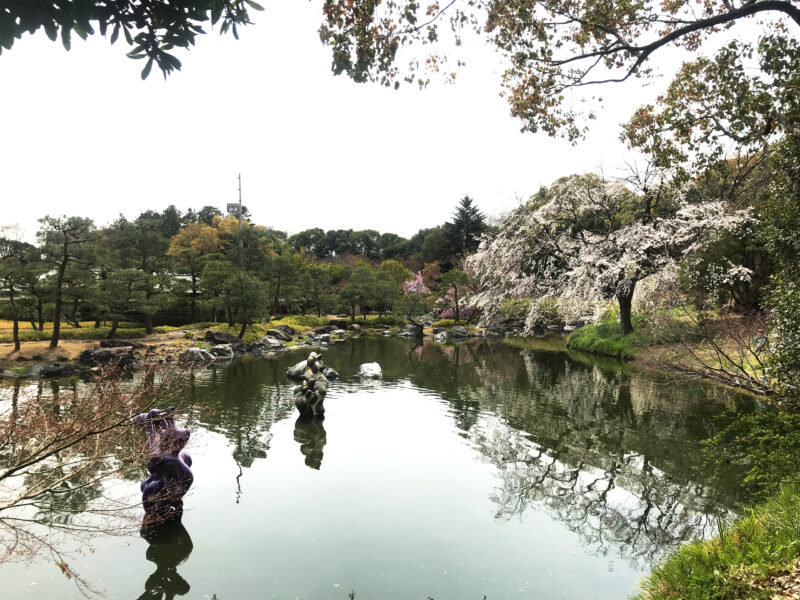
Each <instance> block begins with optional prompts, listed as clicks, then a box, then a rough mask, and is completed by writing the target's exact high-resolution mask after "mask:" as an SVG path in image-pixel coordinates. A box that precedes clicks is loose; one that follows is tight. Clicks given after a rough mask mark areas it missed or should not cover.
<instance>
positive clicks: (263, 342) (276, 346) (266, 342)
mask: <svg viewBox="0 0 800 600" xmlns="http://www.w3.org/2000/svg"><path fill="white" fill-rule="evenodd" d="M258 345H259V346H266V347H267V348H269V349H270V350H280V349H281V348H284V345H283V342H282V341H281V340H280V338H275V337H272V336H271V335H265V336H264V337H262V338H261V339H260V340H258Z"/></svg>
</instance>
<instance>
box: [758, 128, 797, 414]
mask: <svg viewBox="0 0 800 600" xmlns="http://www.w3.org/2000/svg"><path fill="white" fill-rule="evenodd" d="M770 165H771V166H772V169H773V171H774V175H773V178H772V180H771V181H770V186H769V189H768V191H767V192H766V193H765V194H764V195H763V197H762V198H761V201H760V203H759V206H758V209H759V216H760V217H761V219H762V222H763V227H762V238H763V240H764V244H765V246H766V248H767V249H768V250H769V252H770V253H771V254H772V256H774V257H775V259H776V260H777V261H778V264H779V269H778V272H777V274H776V275H775V277H774V286H773V289H772V291H771V295H770V298H769V305H770V307H771V308H772V311H773V317H774V319H773V330H774V333H773V335H774V337H775V338H776V339H777V340H778V343H777V348H776V351H775V353H774V355H773V358H772V368H773V370H774V375H775V377H776V378H777V380H778V389H779V392H780V393H781V394H782V395H783V396H784V398H785V399H786V401H787V402H791V403H792V404H793V405H794V406H795V407H798V406H800V310H798V306H800V139H798V138H797V137H792V136H788V137H786V138H785V139H784V140H783V141H782V142H781V143H780V144H778V145H776V147H775V148H774V149H773V151H772V153H771V155H770Z"/></svg>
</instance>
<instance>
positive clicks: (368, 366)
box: [358, 362, 383, 379]
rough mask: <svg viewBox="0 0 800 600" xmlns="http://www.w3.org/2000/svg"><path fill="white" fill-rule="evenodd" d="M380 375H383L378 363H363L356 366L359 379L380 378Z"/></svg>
mask: <svg viewBox="0 0 800 600" xmlns="http://www.w3.org/2000/svg"><path fill="white" fill-rule="evenodd" d="M381 377H383V373H382V372H381V366H380V365H379V364H378V363H375V362H373V363H364V364H363V365H361V366H360V367H358V378H359V379H380V378H381Z"/></svg>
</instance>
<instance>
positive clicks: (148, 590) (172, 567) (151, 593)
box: [138, 520, 192, 600]
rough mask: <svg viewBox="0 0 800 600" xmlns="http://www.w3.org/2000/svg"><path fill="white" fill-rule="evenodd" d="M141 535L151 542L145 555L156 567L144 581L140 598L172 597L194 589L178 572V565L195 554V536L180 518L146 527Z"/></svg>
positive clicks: (171, 599)
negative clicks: (190, 533)
mask: <svg viewBox="0 0 800 600" xmlns="http://www.w3.org/2000/svg"><path fill="white" fill-rule="evenodd" d="M141 535H142V537H143V538H144V539H145V540H147V543H148V544H150V546H149V548H147V552H146V554H145V557H146V558H147V560H149V561H150V562H153V563H155V565H156V570H155V571H154V572H153V574H152V575H150V577H148V578H147V581H145V584H144V588H145V591H144V593H143V594H142V595H141V596H139V598H138V600H173V599H174V598H175V597H176V596H185V595H186V594H188V593H189V590H190V589H191V588H190V586H189V582H187V581H186V580H185V579H184V578H183V577H181V576H180V574H179V573H178V566H179V565H181V564H182V563H184V562H186V561H187V560H188V559H189V555H190V554H191V553H192V538H191V537H190V536H189V532H188V531H186V528H185V527H184V526H183V523H181V521H180V520H172V521H166V522H164V523H160V524H158V525H154V526H149V527H148V526H144V527H143V528H142V531H141Z"/></svg>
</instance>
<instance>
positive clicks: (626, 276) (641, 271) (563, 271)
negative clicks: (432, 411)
mask: <svg viewBox="0 0 800 600" xmlns="http://www.w3.org/2000/svg"><path fill="white" fill-rule="evenodd" d="M654 190H655V191H654ZM751 220H752V217H750V215H749V214H748V213H747V212H745V211H736V212H733V211H730V210H728V209H727V207H726V206H725V205H724V204H723V203H721V202H710V201H706V200H705V199H704V198H703V197H702V196H701V194H700V192H699V191H698V190H697V189H696V188H694V187H684V188H681V189H677V190H676V189H674V188H670V187H669V186H668V185H667V184H661V185H659V186H657V187H652V188H650V190H648V191H646V193H645V194H643V195H637V194H635V193H634V192H632V191H631V190H629V189H628V188H626V187H625V186H624V185H622V184H621V183H619V182H616V181H613V182H610V181H606V180H604V179H602V178H601V177H599V176H597V175H593V174H588V175H572V176H570V177H566V178H563V179H561V180H559V181H557V182H556V183H555V184H554V185H553V186H552V187H551V188H550V189H549V190H548V192H547V194H546V195H545V196H544V197H543V198H535V199H532V201H530V202H528V203H527V204H526V205H524V206H521V207H520V208H518V209H516V210H514V211H512V212H511V213H509V214H507V215H505V216H504V217H503V219H502V220H501V222H500V225H499V231H498V233H497V234H496V235H495V236H494V237H492V238H486V239H484V240H483V242H482V243H481V245H480V247H479V248H478V251H477V252H476V253H475V254H473V255H472V256H471V257H470V258H469V259H468V260H467V263H466V268H467V270H468V272H470V274H471V275H472V277H473V280H474V281H475V282H476V284H477V286H478V288H479V291H478V293H476V294H474V295H473V296H472V301H473V303H474V304H475V305H476V306H477V307H479V308H483V309H485V310H487V311H493V310H496V309H497V308H498V307H499V304H500V303H501V302H502V301H503V300H505V299H508V298H520V297H531V298H534V299H538V300H542V299H547V298H553V299H556V300H558V301H559V304H560V305H561V304H563V306H564V307H567V308H569V309H571V310H572V311H575V312H584V314H585V312H587V311H589V310H590V309H593V307H594V306H596V305H597V303H598V302H603V301H606V300H608V299H610V298H616V299H617V301H618V302H619V308H620V326H621V328H622V331H623V333H631V332H632V331H633V326H632V323H631V304H632V300H633V293H634V290H635V288H636V286H637V284H638V283H639V282H641V281H642V280H644V279H646V278H652V277H669V276H673V275H674V274H675V273H676V272H677V267H678V264H679V262H680V261H681V260H682V259H684V258H686V257H688V256H691V255H692V254H693V253H694V252H695V251H696V250H697V249H698V248H699V246H700V245H701V244H702V243H703V241H704V240H705V239H706V238H707V236H708V235H709V234H710V233H711V232H713V231H715V230H719V229H728V230H735V229H738V228H739V227H741V226H742V225H743V224H744V223H747V222H749V221H751ZM537 305H538V303H537V302H532V303H531V310H530V313H529V315H528V320H527V326H528V328H529V329H530V328H532V327H533V325H534V324H535V323H536V321H537V314H536V310H537V309H536V306H537Z"/></svg>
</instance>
